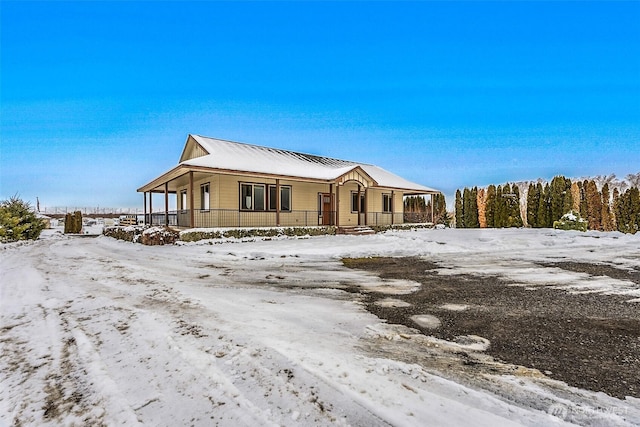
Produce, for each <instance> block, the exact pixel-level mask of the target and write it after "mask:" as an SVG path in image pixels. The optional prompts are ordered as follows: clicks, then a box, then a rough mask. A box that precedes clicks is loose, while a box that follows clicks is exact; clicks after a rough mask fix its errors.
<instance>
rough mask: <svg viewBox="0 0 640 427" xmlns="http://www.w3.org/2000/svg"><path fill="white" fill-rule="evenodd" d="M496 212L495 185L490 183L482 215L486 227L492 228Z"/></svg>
mask: <svg viewBox="0 0 640 427" xmlns="http://www.w3.org/2000/svg"><path fill="white" fill-rule="evenodd" d="M495 213H496V186H495V185H493V184H491V185H490V186H489V187H487V196H486V202H485V209H484V216H485V219H486V222H487V227H489V228H493V227H495V226H496V224H495Z"/></svg>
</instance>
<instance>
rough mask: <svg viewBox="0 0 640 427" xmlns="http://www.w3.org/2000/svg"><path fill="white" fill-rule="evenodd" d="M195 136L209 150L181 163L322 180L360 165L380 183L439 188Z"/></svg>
mask: <svg viewBox="0 0 640 427" xmlns="http://www.w3.org/2000/svg"><path fill="white" fill-rule="evenodd" d="M191 137H193V139H194V140H195V141H197V142H198V144H200V145H201V146H202V147H203V148H204V149H205V150H206V151H207V152H208V153H209V154H206V155H204V156H201V157H196V158H193V159H189V160H185V161H183V162H182V163H181V164H183V165H187V166H199V167H207V168H214V169H224V170H235V171H244V172H259V173H267V174H273V175H280V176H292V177H299V178H313V179H321V180H334V179H336V178H339V177H341V176H342V175H344V174H346V173H348V172H350V171H352V170H353V169H355V168H356V167H360V168H362V169H363V170H364V171H365V172H366V173H367V174H368V175H369V176H370V177H371V178H373V179H374V180H375V181H376V183H377V185H378V186H380V187H387V188H400V189H406V190H413V191H424V192H437V190H434V189H433V188H429V187H425V186H423V185H420V184H416V183H414V182H411V181H408V180H406V179H404V178H402V177H400V176H398V175H395V174H393V173H391V172H389V171H387V170H384V169H382V168H381V167H379V166H375V165H370V164H366V163H357V162H351V161H347V160H339V159H332V158H329V157H321V156H315V155H310V154H303V153H296V152H293V151H288V150H281V149H276V148H270V147H262V146H258V145H251V144H243V143H239V142H232V141H225V140H220V139H215V138H209V137H205V136H200V135H191Z"/></svg>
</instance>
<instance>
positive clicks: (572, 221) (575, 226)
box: [553, 211, 588, 231]
mask: <svg viewBox="0 0 640 427" xmlns="http://www.w3.org/2000/svg"><path fill="white" fill-rule="evenodd" d="M587 225H588V223H587V221H586V220H584V219H582V218H581V217H580V214H579V213H577V212H574V211H571V212H569V213H566V214H564V215H562V218H560V219H559V220H558V221H554V222H553V228H556V229H558V230H577V231H587Z"/></svg>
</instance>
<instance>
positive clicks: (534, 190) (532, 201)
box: [527, 183, 542, 228]
mask: <svg viewBox="0 0 640 427" xmlns="http://www.w3.org/2000/svg"><path fill="white" fill-rule="evenodd" d="M541 188H542V187H541V186H540V183H538V185H534V184H533V183H530V184H529V191H528V192H527V224H528V225H529V227H534V228H535V227H538V205H539V204H540V189H541Z"/></svg>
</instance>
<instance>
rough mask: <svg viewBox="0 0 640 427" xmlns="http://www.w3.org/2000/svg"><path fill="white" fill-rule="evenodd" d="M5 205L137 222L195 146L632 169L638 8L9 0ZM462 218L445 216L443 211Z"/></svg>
mask: <svg viewBox="0 0 640 427" xmlns="http://www.w3.org/2000/svg"><path fill="white" fill-rule="evenodd" d="M0 15H1V30H0V31H1V61H2V62H1V80H2V82H1V83H2V84H1V98H0V101H1V108H2V111H1V112H2V116H1V135H0V136H1V153H0V156H1V157H0V162H1V163H0V166H1V172H0V197H1V198H3V199H4V198H7V197H9V196H12V195H14V194H16V193H18V194H20V196H21V197H23V198H24V199H26V200H29V201H31V202H32V203H35V199H36V196H37V197H39V199H40V203H41V205H42V206H101V207H104V206H109V207H136V206H142V195H140V194H138V193H136V191H135V190H136V188H138V187H139V186H141V185H143V184H145V183H146V182H148V181H150V180H151V179H153V178H154V177H156V176H158V175H160V174H161V173H162V172H165V171H166V170H168V169H170V168H172V167H173V166H175V165H176V164H177V162H178V158H179V156H180V153H181V150H182V148H183V144H184V142H185V139H186V136H187V134H188V133H195V134H201V135H206V136H212V137H217V138H222V139H228V140H234V141H241V142H248V143H253V144H259V145H267V146H273V147H278V148H285V149H290V150H296V151H302V152H308V153H313V154H319V155H325V156H331V157H337V158H343V159H349V160H356V161H362V162H368V163H373V164H377V165H379V166H382V167H384V168H386V169H388V170H390V171H393V172H395V173H397V174H399V175H402V176H404V177H405V178H408V179H410V180H412V181H415V182H418V183H421V184H424V185H428V186H431V187H435V188H438V189H440V190H442V191H443V192H445V194H447V196H449V197H450V195H452V194H453V192H454V191H455V189H456V188H460V187H464V186H474V185H478V186H481V185H488V184H491V183H495V184H499V183H504V182H507V181H515V180H527V179H536V178H551V177H553V176H554V175H556V174H564V175H566V176H570V177H579V176H587V175H603V174H610V173H615V174H617V175H618V176H620V177H624V176H625V175H626V174H628V173H636V172H639V171H640V2H603V3H598V2H566V3H564V2H531V3H529V2H489V3H485V2H415V3H413V2H393V3H386V2H326V3H312V2H275V3H271V2H238V3H225V2H207V1H199V2H168V1H162V2H152V1H146V2H126V1H113V2H94V1H87V2H42V3H40V2H13V1H2V2H0ZM449 203H451V200H449Z"/></svg>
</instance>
